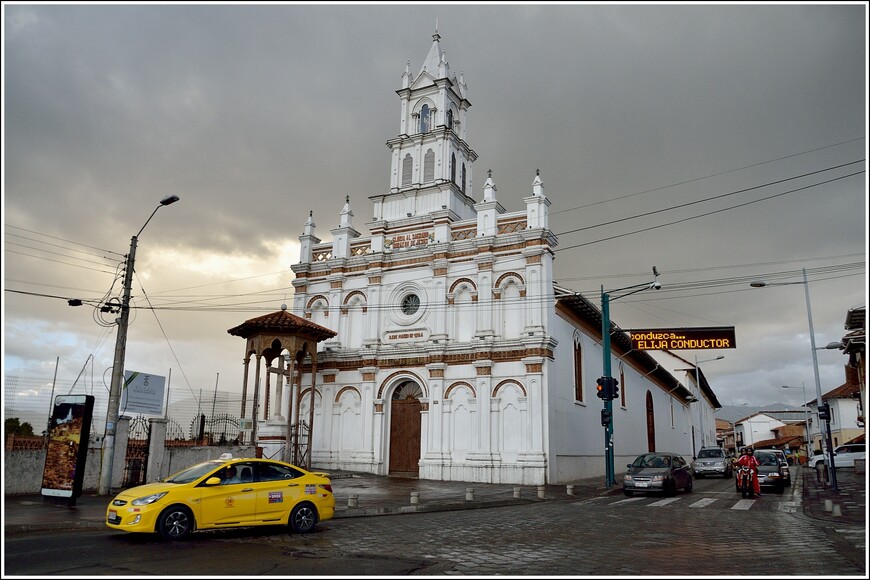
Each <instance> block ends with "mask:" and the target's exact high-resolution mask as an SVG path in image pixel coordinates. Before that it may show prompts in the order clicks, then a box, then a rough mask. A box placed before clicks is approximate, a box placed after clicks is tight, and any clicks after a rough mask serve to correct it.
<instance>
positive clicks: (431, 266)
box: [243, 32, 715, 485]
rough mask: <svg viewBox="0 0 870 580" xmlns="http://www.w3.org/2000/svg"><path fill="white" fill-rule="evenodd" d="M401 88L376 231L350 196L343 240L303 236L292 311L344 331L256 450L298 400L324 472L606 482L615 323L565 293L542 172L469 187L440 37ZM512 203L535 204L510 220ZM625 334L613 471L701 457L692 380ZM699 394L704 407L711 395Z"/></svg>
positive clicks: (278, 437) (460, 118) (458, 82)
mask: <svg viewBox="0 0 870 580" xmlns="http://www.w3.org/2000/svg"><path fill="white" fill-rule="evenodd" d="M401 78H402V80H401V88H400V89H399V90H397V91H396V92H397V94H398V95H399V107H398V117H399V118H398V120H399V125H398V126H399V131H398V134H397V135H396V136H395V137H393V138H392V139H390V140H389V141H388V142H387V146H388V148H389V150H390V152H391V153H390V166H391V172H390V176H391V177H390V184H389V188H388V189H387V190H386V191H385V192H384V193H382V194H379V195H373V196H370V197H369V201H370V202H371V203H372V205H373V211H372V213H369V211H370V210H369V209H367V210H366V212H365V213H366V215H373V216H374V217H373V220H372V221H371V222H369V223H367V224H366V227H367V229H368V231H369V233H368V234H363V233H361V232H360V231H358V230H357V229H356V226H355V225H354V220H353V218H354V212H353V210H352V209H351V203H350V200H349V199H345V200H344V202H345V203H344V206H343V207H342V208H341V209H340V218H339V226H338V227H337V228H335V229H331V230H330V231H329V233H330V234H331V238H332V240H331V241H329V242H322V241H321V239H320V238H318V237H317V236H316V235H315V227H316V226H315V223H314V219H313V216H311V215H309V218H308V221H307V222H306V223H305V225H304V231H303V233H302V235H301V236H300V238H299V239H300V241H301V255H300V258H299V263H297V264H295V265H293V266H292V269H293V272H294V273H295V279H294V280H293V282H292V283H293V287H294V292H295V293H294V296H293V302H292V307H291V308H290V311H291V312H292V315H295V317H298V319H299V320H304V321H305V322H307V323H309V324H310V323H314V324H315V325H317V327H322V328H323V329H329V330H330V331H332V332H331V333H329V335H330V336H331V335H332V334H333V333H334V336H331V337H330V338H328V339H325V340H321V341H319V342H318V343H317V347H316V364H314V365H313V364H312V359H311V358H310V357H309V358H307V359H306V361H305V362H302V363H300V364H299V365H298V367H297V368H296V374H297V376H298V385H299V387H298V388H299V390H298V391H297V392H296V393H295V395H294V394H292V393H293V390H292V388H291V387H290V386H288V385H285V384H283V381H276V384H272V385H271V386H270V383H269V382H268V381H267V383H266V393H265V395H264V396H265V399H264V400H265V401H267V403H266V407H267V408H266V410H265V416H264V417H262V418H260V420H259V423H258V429H257V430H256V431H255V432H256V433H257V434H258V436H259V439H258V441H259V443H260V445H261V446H264V448H265V449H266V454H267V455H268V454H276V453H277V451H276V449H277V447H276V446H278V445H281V446H283V437H284V434H285V433H288V437H289V431H290V430H289V428H288V429H287V430H286V431H285V429H284V425H285V424H286V423H288V422H290V421H292V415H293V411H292V410H291V409H290V408H289V407H288V406H289V405H290V401H291V398H293V399H294V400H298V401H300V406H301V412H298V413H296V415H295V416H299V417H303V418H304V419H305V421H306V424H311V425H313V437H312V446H311V455H310V463H311V464H312V465H314V466H316V467H317V468H318V469H325V470H329V469H333V470H336V469H340V470H350V471H357V472H368V473H375V474H380V475H395V476H403V477H419V478H421V479H433V480H456V481H468V482H487V483H514V484H524V485H541V484H548V483H554V484H559V483H564V482H571V481H575V480H577V479H580V478H586V477H594V476H598V475H602V476H603V475H604V473H605V469H606V467H605V436H604V428H603V427H602V424H601V410H602V401H601V400H600V399H598V398H597V397H596V389H595V387H596V379H597V378H598V377H599V376H601V374H602V368H603V364H602V357H603V351H602V346H601V334H602V333H601V312H600V310H599V308H598V307H596V306H595V305H594V304H593V303H592V302H591V301H590V300H588V299H587V298H585V297H583V296H581V295H579V294H577V293H575V292H573V291H571V290H569V289H566V288H561V287H558V286H557V285H556V284H555V283H554V280H553V261H554V249H555V248H556V247H557V245H558V239H557V237H556V235H555V234H554V233H553V232H552V231H551V230H550V227H549V217H548V216H549V209H550V201H549V200H548V199H547V197H546V195H545V194H544V184H543V181H542V180H541V177H540V175H538V174H537V173H536V174H534V175H532V174H530V175H529V182H530V185H529V186H524V188H523V190H521V191H513V192H512V193H510V194H507V196H505V194H500V193H499V191H498V189H497V188H496V183H495V179H494V177H493V175H492V174H490V173H489V172H488V173H487V174H486V175H485V176H484V179H482V180H481V181H482V182H483V186H482V188H479V189H475V188H474V187H473V184H474V183H475V180H474V162H475V160H476V159H477V153H475V151H474V150H473V149H472V148H471V145H470V143H469V138H470V135H469V134H468V130H467V128H468V117H469V114H470V108H471V103H470V102H469V100H468V94H467V87H466V85H465V82H464V79H463V76H462V75H460V76H459V77H456V76H455V75H453V74H452V73H451V71H450V67H449V66H448V63H447V59H446V54H445V52H444V51H443V50H442V48H441V45H440V36H439V35H438V34H437V32H436V33H435V34H434V35H433V42H432V45H431V47H430V49H429V52H428V54H427V55H426V58H425V60H424V62H423V64H422V66H421V67H420V68H419V70H418V72H417V74H416V75H415V74H412V72H411V68H410V64H409V65H408V66H407V67H406V69H405V72H404V74H403V75H402V77H401ZM500 195H501V196H502V197H501V199H503V200H507V199H510V201H511V202H515V201H517V200H518V199H522V203H523V204H524V205H525V209H524V210H523V211H517V212H513V213H508V212H506V211H505V209H504V207H503V206H502V204H501V203H500V201H499V198H500ZM477 199H479V201H477ZM336 209H337V210H338V209H339V208H336ZM330 221H331V220H330ZM263 318H266V317H263ZM249 322H251V321H249ZM611 328H612V332H611V335H612V337H611V341H612V347H611V354H612V359H611V367H612V369H613V371H612V374H613V376H614V377H616V378H617V379H618V380H619V385H620V395H619V398H618V399H616V400H614V401H613V425H614V438H613V446H614V456H615V458H616V459H615V465H616V472H619V473H621V472H622V471H624V469H625V464H626V463H628V462H630V461H631V460H632V459H633V458H634V457H635V456H636V455H638V454H640V453H643V452H646V451H648V450H659V451H665V450H667V451H674V452H677V453H682V454H684V456H686V457H687V458H691V456H692V454H693V451H694V450H695V449H694V447H695V441H697V440H698V433H696V430H695V428H694V427H693V425H694V424H695V423H697V422H696V421H693V418H692V413H693V412H695V413H697V412H698V411H693V410H692V407H693V405H691V403H694V402H696V400H697V399H696V397H695V396H694V392H695V390H696V388H697V386H696V385H694V376H695V375H693V374H692V372H687V373H686V374H685V375H683V376H682V377H681V378H682V381H683V382H681V381H680V380H679V379H678V378H677V377H676V376H674V374H672V372H669V371H668V370H666V368H664V367H663V366H662V365H660V364H659V363H658V362H657V361H656V360H655V359H654V358H653V357H651V356H650V355H649V354H647V353H646V352H643V351H637V350H634V351H633V350H632V349H631V342H630V339H629V337H628V335H627V334H626V333H625V332H623V331H622V330H620V329H619V328H618V326H616V325H615V324H613V325H612V327H611ZM276 344H277V343H276ZM276 348H277V349H278V350H280V348H281V346H280V345H277V347H276ZM249 354H250V353H249ZM267 358H268V357H267ZM275 358H277V359H281V357H280V356H279V357H275ZM258 361H259V357H258ZM258 364H259V362H258ZM266 364H267V365H270V364H271V363H270V362H269V361H268V360H267V362H266ZM246 365H247V363H246ZM281 368H282V371H281V372H283V368H284V367H283V366H282V367H281ZM312 371H314V372H313V376H312ZM258 373H259V369H258ZM292 373H293V371H292V370H291V371H290V374H292ZM245 375H246V380H247V376H248V368H247V366H246V371H245ZM258 376H259V374H258ZM266 376H267V377H268V376H269V372H268V371H267V373H266ZM702 382H703V383H704V385H703V386H704V387H705V388H706V392H704V393H702V392H701V390H700V389H698V391H697V392H698V393H699V395H701V396H700V397H699V398H700V399H701V400H702V401H706V400H707V397H712V398H713V399H715V395H713V394H712V391H710V390H709V386H708V385H707V384H706V381H702ZM684 383H685V384H684ZM312 384H313V386H314V392H313V393H312V392H311V386H312ZM685 385H689V386H685ZM270 389H272V390H274V391H275V394H274V395H272V396H271V400H273V401H275V402H276V404H274V405H273V409H272V410H271V411H270V410H269V409H268V401H269V400H270V394H269V390H270ZM705 395H706V396H707V397H705ZM297 397H298V398H297ZM312 400H313V413H312V412H311V411H312V409H311V406H310V405H311V401H312ZM243 405H244V403H243ZM255 406H257V405H256V403H255ZM696 407H697V405H696ZM701 412H704V410H703V409H702V411H701ZM261 413H262V407H261ZM285 417H286V418H285ZM308 417H311V419H310V421H309V420H308ZM710 418H711V420H710V421H709V424H710V425H711V429H712V428H714V423H715V422H714V421H713V420H712V415H710ZM713 440H715V439H713ZM273 447H274V448H273Z"/></svg>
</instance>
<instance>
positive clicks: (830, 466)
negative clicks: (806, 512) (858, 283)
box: [749, 268, 839, 492]
mask: <svg viewBox="0 0 870 580" xmlns="http://www.w3.org/2000/svg"><path fill="white" fill-rule="evenodd" d="M801 272H802V273H803V282H781V283H771V284H768V283H767V282H765V281H764V280H756V281H753V282H750V283H749V285H750V286H752V287H753V288H764V287H765V286H791V285H794V284H803V285H804V295H805V296H806V299H807V321H808V322H809V326H810V348H811V349H812V354H813V374H814V377H815V380H816V409H821V406H822V382H821V380H820V379H819V359H818V357H816V350H819V349H817V348H816V335H815V333H814V331H813V309H812V307H811V306H810V283H809V281H808V280H807V269H806V268H802V269H801ZM820 433H821V430H820ZM825 441H826V445H827V448H828V449H827V451H828V457H827V461H826V462H825V469H826V470H827V472H828V478H829V480H830V482H831V490H832V491H834V492H838V491H839V488H838V487H837V470H836V466H835V465H834V448H833V444H832V441H831V418H830V415H828V416H827V418H826V419H825Z"/></svg>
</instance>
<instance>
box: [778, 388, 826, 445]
mask: <svg viewBox="0 0 870 580" xmlns="http://www.w3.org/2000/svg"><path fill="white" fill-rule="evenodd" d="M782 388H783V389H801V390H802V391H803V393H804V418H805V419H806V423H807V460H809V458H810V448H811V436H810V408H809V407H808V406H807V389H806V386H805V385H804V383H803V382H801V386H800V387H790V386H789V385H783V386H782ZM819 435H821V433H819Z"/></svg>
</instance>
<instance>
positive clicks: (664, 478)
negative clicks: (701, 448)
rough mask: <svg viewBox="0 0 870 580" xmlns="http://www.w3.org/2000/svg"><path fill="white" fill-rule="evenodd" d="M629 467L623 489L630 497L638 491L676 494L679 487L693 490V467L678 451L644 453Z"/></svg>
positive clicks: (688, 490)
mask: <svg viewBox="0 0 870 580" xmlns="http://www.w3.org/2000/svg"><path fill="white" fill-rule="evenodd" d="M627 467H628V470H627V471H626V472H625V476H624V477H623V480H622V491H623V492H624V493H625V495H627V496H628V497H631V496H632V495H634V493H635V492H636V491H640V492H649V491H653V492H661V493H664V494H665V495H674V494H676V493H677V489H685V490H686V492H690V491H692V468H691V466H690V465H689V464H688V463H687V462H686V460H685V459H683V457H682V456H680V455H678V454H676V453H668V452H650V453H644V454H643V455H639V456H638V457H637V458H636V459H635V460H634V461H632V462H631V463H629V464H628V466H627Z"/></svg>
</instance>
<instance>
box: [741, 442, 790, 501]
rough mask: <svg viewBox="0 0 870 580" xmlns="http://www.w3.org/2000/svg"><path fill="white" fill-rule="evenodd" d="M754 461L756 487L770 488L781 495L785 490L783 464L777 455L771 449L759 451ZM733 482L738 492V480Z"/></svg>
mask: <svg viewBox="0 0 870 580" xmlns="http://www.w3.org/2000/svg"><path fill="white" fill-rule="evenodd" d="M755 459H757V460H758V485H760V486H761V487H763V488H764V487H767V488H771V487H772V488H773V491H775V492H776V493H782V492H783V490H785V478H784V477H783V476H782V467H783V463H782V461H781V460H780V458H779V457H778V456H777V454H776V453H774V452H773V450H771V449H759V450H758V451H756V452H755ZM785 467H786V468H787V467H788V466H787V465H786V466H785ZM735 481H736V482H737V483H736V484H735V488H736V489H737V491H738V492H739V491H740V480H739V478H738V479H736V480H735Z"/></svg>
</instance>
